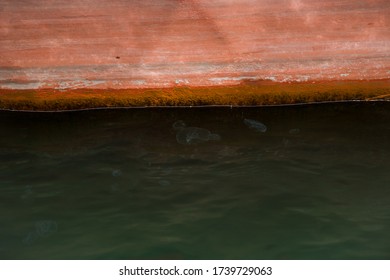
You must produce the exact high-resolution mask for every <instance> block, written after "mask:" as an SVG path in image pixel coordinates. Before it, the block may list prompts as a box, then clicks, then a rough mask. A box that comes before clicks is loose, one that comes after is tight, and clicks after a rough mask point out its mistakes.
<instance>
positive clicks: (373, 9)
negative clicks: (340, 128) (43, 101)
mask: <svg viewBox="0 0 390 280" xmlns="http://www.w3.org/2000/svg"><path fill="white" fill-rule="evenodd" d="M389 15H390V1H388V0H214V1H208V0H207V1H206V0H187V1H186V0H182V1H180V0H159V1H155V0H133V1H130V0H87V1H68V0H39V1H32V0H0V89H15V90H19V89H42V88H52V89H58V90H69V89H75V88H117V89H124V88H148V87H171V86H176V85H180V86H183V85H185V86H215V85H228V84H239V83H240V82H242V81H244V80H270V81H276V82H311V81H337V80H372V79H389V78H390V16H389Z"/></svg>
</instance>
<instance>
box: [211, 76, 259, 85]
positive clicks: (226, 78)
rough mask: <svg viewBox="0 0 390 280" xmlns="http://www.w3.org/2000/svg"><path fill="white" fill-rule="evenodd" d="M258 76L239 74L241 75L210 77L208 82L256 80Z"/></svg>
mask: <svg viewBox="0 0 390 280" xmlns="http://www.w3.org/2000/svg"><path fill="white" fill-rule="evenodd" d="M258 78H259V77H258V76H241V77H221V78H210V79H209V81H210V82H214V83H219V84H221V83H223V82H229V81H242V80H257V79H258Z"/></svg>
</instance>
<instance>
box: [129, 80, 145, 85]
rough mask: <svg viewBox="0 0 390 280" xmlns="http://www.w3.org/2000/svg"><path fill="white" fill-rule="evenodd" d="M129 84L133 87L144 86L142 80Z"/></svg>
mask: <svg viewBox="0 0 390 280" xmlns="http://www.w3.org/2000/svg"><path fill="white" fill-rule="evenodd" d="M131 83H132V84H133V85H136V86H143V85H145V84H146V82H145V81H144V80H134V81H131Z"/></svg>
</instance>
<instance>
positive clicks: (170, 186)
mask: <svg viewBox="0 0 390 280" xmlns="http://www.w3.org/2000/svg"><path fill="white" fill-rule="evenodd" d="M0 131H1V137H0V201H1V202H0V258H1V259H134V258H135V259H151V258H152V259H214V258H217V259H373V258H375V259H388V258H390V239H389V232H390V188H389V182H390V172H389V170H390V145H389V143H390V104H389V103H351V104H328V105H310V106H296V107H268V108H236V109H234V108H233V109H230V108H208V109H206V108H203V109H194V108H192V109H188V108H187V109H133V110H101V111H85V112H68V113H34V114H33V113H21V112H0Z"/></svg>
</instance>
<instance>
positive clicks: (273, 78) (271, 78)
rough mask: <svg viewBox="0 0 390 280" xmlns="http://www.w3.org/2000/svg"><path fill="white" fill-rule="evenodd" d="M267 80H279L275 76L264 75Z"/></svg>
mask: <svg viewBox="0 0 390 280" xmlns="http://www.w3.org/2000/svg"><path fill="white" fill-rule="evenodd" d="M264 79H265V80H270V81H273V82H277V81H278V79H277V78H276V77H275V76H266V77H264Z"/></svg>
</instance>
